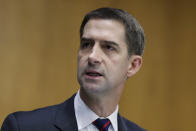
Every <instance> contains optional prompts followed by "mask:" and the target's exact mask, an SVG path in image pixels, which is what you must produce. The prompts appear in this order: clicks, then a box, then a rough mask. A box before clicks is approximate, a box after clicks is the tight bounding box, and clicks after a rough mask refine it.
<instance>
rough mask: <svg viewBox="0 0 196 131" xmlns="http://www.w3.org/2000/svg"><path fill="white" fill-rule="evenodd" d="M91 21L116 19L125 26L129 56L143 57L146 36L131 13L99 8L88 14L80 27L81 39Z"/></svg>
mask: <svg viewBox="0 0 196 131" xmlns="http://www.w3.org/2000/svg"><path fill="white" fill-rule="evenodd" d="M90 19H114V20H118V21H119V22H121V23H122V24H123V25H124V26H125V36H126V43H127V49H128V55H129V56H131V55H133V54H135V55H140V56H141V55H142V54H143V51H144V46H145V35H144V31H143V29H142V27H141V25H140V24H139V23H138V22H137V20H136V19H135V18H134V17H133V16H132V15H130V14H129V13H127V12H125V11H123V10H121V9H116V8H99V9H96V10H93V11H91V12H89V13H88V14H86V16H85V17H84V19H83V21H82V24H81V26H80V38H81V37H82V35H83V31H84V26H85V25H86V23H87V22H88V21H89V20H90Z"/></svg>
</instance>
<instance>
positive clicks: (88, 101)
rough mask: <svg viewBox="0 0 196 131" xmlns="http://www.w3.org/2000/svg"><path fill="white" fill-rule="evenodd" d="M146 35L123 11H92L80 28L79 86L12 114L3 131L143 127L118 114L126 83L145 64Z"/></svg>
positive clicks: (102, 130) (131, 129)
mask: <svg viewBox="0 0 196 131" xmlns="http://www.w3.org/2000/svg"><path fill="white" fill-rule="evenodd" d="M144 39H145V38H144V32H143V29H142V27H141V26H140V25H139V23H138V22H137V21H136V20H135V18H133V17H132V16H131V15H130V14H128V13H127V12H124V11H123V10H120V9H114V8H100V9H97V10H94V11H92V12H90V13H88V14H87V15H86V16H85V17H84V20H83V22H82V24H81V28H80V48H79V51H78V73H77V77H78V82H79V84H80V87H81V88H80V90H79V91H78V92H77V94H76V95H73V96H72V97H71V98H70V99H68V100H67V101H65V102H64V103H62V104H59V105H55V106H50V107H45V108H41V109H37V110H34V111H29V112H16V113H13V114H10V115H9V116H8V117H7V118H6V119H5V121H4V123H3V125H2V129H1V131H59V130H62V131H77V130H79V131H98V130H99V131H144V129H142V128H140V127H139V126H137V125H136V124H134V123H132V122H130V121H128V120H126V119H125V118H123V117H122V116H120V114H119V113H118V102H119V100H120V96H121V94H122V91H123V88H124V84H125V82H126V80H127V79H128V77H131V76H133V75H134V74H135V73H136V72H137V71H139V69H140V67H141V65H142V57H141V55H142V53H143V49H144Z"/></svg>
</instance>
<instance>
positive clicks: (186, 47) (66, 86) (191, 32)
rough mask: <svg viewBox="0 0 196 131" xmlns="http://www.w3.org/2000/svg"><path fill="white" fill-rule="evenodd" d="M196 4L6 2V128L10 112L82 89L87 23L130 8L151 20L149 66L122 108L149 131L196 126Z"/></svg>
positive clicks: (0, 106)
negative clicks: (97, 12) (95, 13)
mask: <svg viewBox="0 0 196 131" xmlns="http://www.w3.org/2000/svg"><path fill="white" fill-rule="evenodd" d="M195 5H196V2H191V1H190V0H178V1H175V0H150V1H148V0H121V1H120V0H119V1H117V0H0V125H1V123H2V122H3V120H4V118H5V117H6V115H7V114H8V113H11V112H14V111H18V110H32V109H34V108H39V107H43V106H47V105H52V104H56V103H60V102H62V101H64V100H65V99H67V98H68V97H70V96H71V95H72V94H73V93H74V92H76V91H77V89H78V88H79V85H78V84H77V80H76V63H77V61H76V57H77V48H78V46H79V26H80V23H81V21H82V18H83V16H84V14H85V13H86V12H88V11H90V10H92V9H95V8H98V7H102V6H111V7H117V8H122V9H125V10H127V11H128V12H130V13H132V14H133V15H134V16H135V17H136V18H137V19H138V20H139V21H140V23H141V24H142V25H143V27H144V30H145V33H146V38H147V41H146V49H145V53H144V63H143V67H142V69H141V71H140V72H139V73H138V74H137V75H136V76H134V77H132V78H130V79H129V81H128V82H127V84H126V88H125V92H124V93H123V95H122V99H121V102H120V112H121V114H123V115H124V116H126V117H127V118H128V119H130V120H132V121H134V122H136V123H138V124H140V125H141V126H143V127H145V128H146V129H148V130H149V131H195V130H196V128H195V121H196V113H195V111H196V101H195V100H196V88H195V73H196V70H195V67H196V61H195V56H196V53H195V49H196V43H195V39H194V37H195V36H196V26H195V23H196V15H195V12H196V8H195Z"/></svg>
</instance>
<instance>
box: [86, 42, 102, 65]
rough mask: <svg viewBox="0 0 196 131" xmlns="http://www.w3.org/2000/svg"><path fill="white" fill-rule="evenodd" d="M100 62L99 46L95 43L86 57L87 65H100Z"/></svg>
mask: <svg viewBox="0 0 196 131" xmlns="http://www.w3.org/2000/svg"><path fill="white" fill-rule="evenodd" d="M101 61H102V56H101V49H100V47H99V44H98V43H95V44H94V46H93V48H92V50H91V52H90V54H89V56H88V63H89V64H91V65H97V64H100V63H101Z"/></svg>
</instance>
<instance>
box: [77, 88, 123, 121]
mask: <svg viewBox="0 0 196 131" xmlns="http://www.w3.org/2000/svg"><path fill="white" fill-rule="evenodd" d="M120 94H121V91H120V93H117V94H113V93H110V94H107V95H101V94H99V95H93V94H92V93H87V92H86V91H85V90H84V89H83V88H81V89H80V97H81V99H82V100H83V101H84V103H85V104H86V105H87V106H88V107H89V108H90V109H91V110H92V111H93V112H95V113H96V114H97V115H98V116H99V117H107V116H109V115H111V114H112V113H113V112H114V111H115V109H116V107H117V105H118V102H119V100H120Z"/></svg>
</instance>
